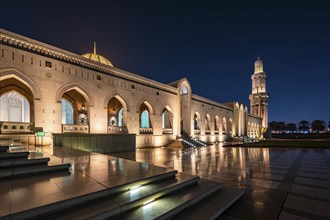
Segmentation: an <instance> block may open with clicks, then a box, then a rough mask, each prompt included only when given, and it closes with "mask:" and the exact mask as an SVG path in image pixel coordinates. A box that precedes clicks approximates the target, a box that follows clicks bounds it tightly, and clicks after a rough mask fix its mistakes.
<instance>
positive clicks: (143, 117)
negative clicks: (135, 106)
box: [139, 101, 153, 134]
mask: <svg viewBox="0 0 330 220" xmlns="http://www.w3.org/2000/svg"><path fill="white" fill-rule="evenodd" d="M151 112H152V109H151V105H150V104H149V103H148V102H146V101H145V102H143V103H142V104H141V105H140V108H139V124H140V134H152V133H153V129H152V124H151V119H150V113H151Z"/></svg>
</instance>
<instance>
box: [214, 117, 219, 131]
mask: <svg viewBox="0 0 330 220" xmlns="http://www.w3.org/2000/svg"><path fill="white" fill-rule="evenodd" d="M218 124H219V118H218V116H215V117H214V130H215V131H219V128H218Z"/></svg>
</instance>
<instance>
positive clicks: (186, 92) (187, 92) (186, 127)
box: [178, 79, 192, 136]
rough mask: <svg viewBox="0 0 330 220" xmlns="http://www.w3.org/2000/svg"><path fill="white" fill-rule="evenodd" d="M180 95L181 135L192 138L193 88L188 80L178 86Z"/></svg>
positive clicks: (183, 80)
mask: <svg viewBox="0 0 330 220" xmlns="http://www.w3.org/2000/svg"><path fill="white" fill-rule="evenodd" d="M178 89H179V94H180V134H181V135H187V136H190V135H191V134H192V127H191V126H192V125H191V117H192V115H191V111H190V101H191V88H190V85H189V82H188V80H187V79H182V80H181V81H180V82H179V84H178Z"/></svg>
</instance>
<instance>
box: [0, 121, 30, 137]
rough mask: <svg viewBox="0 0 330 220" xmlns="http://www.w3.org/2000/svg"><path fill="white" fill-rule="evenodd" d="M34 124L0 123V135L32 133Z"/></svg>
mask: <svg viewBox="0 0 330 220" xmlns="http://www.w3.org/2000/svg"><path fill="white" fill-rule="evenodd" d="M32 124H33V123H30V122H5V121H2V122H0V133H2V134H10V133H32V132H33V131H32Z"/></svg>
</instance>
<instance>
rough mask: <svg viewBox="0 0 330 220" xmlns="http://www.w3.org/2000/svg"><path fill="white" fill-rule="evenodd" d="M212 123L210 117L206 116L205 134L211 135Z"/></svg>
mask: <svg viewBox="0 0 330 220" xmlns="http://www.w3.org/2000/svg"><path fill="white" fill-rule="evenodd" d="M210 121H211V117H210V115H209V114H206V115H205V119H204V127H205V134H211V129H210Z"/></svg>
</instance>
